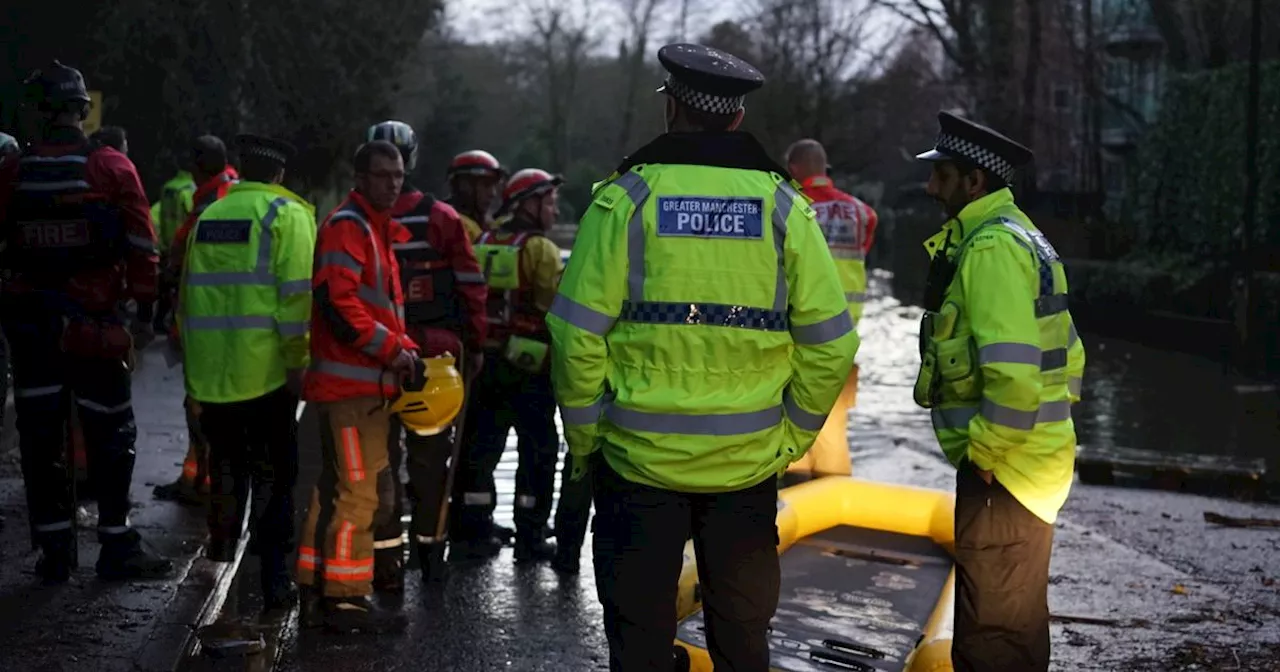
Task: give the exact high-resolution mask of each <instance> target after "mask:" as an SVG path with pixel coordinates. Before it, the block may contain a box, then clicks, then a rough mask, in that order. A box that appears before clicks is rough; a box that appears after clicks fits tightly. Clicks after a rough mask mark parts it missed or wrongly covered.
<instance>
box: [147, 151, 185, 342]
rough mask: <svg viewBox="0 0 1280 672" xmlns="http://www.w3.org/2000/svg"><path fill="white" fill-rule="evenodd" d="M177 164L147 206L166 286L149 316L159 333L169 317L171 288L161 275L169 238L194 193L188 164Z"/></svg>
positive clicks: (176, 227)
mask: <svg viewBox="0 0 1280 672" xmlns="http://www.w3.org/2000/svg"><path fill="white" fill-rule="evenodd" d="M180 165H181V167H180V168H179V169H178V172H177V174H175V175H174V176H173V177H171V178H169V181H168V182H165V183H164V186H162V187H161V188H160V200H158V201H156V202H155V204H154V205H152V206H151V221H153V222H155V226H156V234H157V235H158V236H159V237H160V270H161V278H160V281H161V284H164V285H166V286H163V287H161V292H160V300H159V301H158V302H157V305H156V309H155V315H154V316H153V317H152V326H154V327H155V331H157V332H160V333H164V332H165V323H166V322H168V321H170V320H171V319H172V318H173V306H171V305H169V304H170V302H171V301H170V297H171V296H172V294H173V291H174V289H175V287H174V286H173V283H172V282H168V283H166V280H169V278H167V277H166V275H165V274H164V270H165V269H166V268H168V267H169V250H171V249H172V248H173V237H174V235H175V234H176V233H177V232H178V227H180V226H182V223H183V222H185V221H187V215H189V214H191V208H192V198H193V196H194V194H195V190H196V181H195V177H194V176H193V175H192V174H191V170H189V168H190V167H191V166H190V161H189V160H183V161H182V162H181V164H180Z"/></svg>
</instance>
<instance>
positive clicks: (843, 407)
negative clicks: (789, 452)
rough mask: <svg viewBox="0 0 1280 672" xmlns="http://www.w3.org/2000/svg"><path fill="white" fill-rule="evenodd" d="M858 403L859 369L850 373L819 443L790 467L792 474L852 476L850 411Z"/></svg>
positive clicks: (819, 434) (823, 428)
mask: <svg viewBox="0 0 1280 672" xmlns="http://www.w3.org/2000/svg"><path fill="white" fill-rule="evenodd" d="M857 401H858V367H857V366H856V365H855V366H854V367H853V371H850V372H849V379H848V380H846V381H845V383H844V389H843V390H841V391H840V396H839V397H836V405H835V406H834V407H833V408H832V409H831V413H830V414H828V415H827V421H826V423H825V424H823V425H822V431H821V432H818V440H817V441H814V442H813V447H812V448H810V449H809V452H807V453H805V454H804V457H802V458H800V459H798V460H796V461H795V462H792V463H791V466H789V467H787V471H789V472H800V473H804V474H809V475H812V476H850V475H852V474H853V464H852V463H851V461H850V459H849V409H851V408H853V406H854V404H856V403H857Z"/></svg>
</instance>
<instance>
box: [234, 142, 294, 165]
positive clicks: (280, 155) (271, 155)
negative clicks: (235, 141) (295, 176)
mask: <svg viewBox="0 0 1280 672" xmlns="http://www.w3.org/2000/svg"><path fill="white" fill-rule="evenodd" d="M242 151H243V153H245V154H252V155H255V156H261V157H264V158H268V159H271V160H272V161H275V162H277V163H288V162H289V157H287V156H285V155H284V152H281V151H279V150H276V149H272V148H270V147H263V146H262V145H251V146H249V147H245V148H244V150H242Z"/></svg>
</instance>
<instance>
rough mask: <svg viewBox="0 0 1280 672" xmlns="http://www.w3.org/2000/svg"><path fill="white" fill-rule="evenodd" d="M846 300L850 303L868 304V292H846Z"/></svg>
mask: <svg viewBox="0 0 1280 672" xmlns="http://www.w3.org/2000/svg"><path fill="white" fill-rule="evenodd" d="M844 300H845V301H846V302H848V303H866V302H867V293H866V292H845V293H844Z"/></svg>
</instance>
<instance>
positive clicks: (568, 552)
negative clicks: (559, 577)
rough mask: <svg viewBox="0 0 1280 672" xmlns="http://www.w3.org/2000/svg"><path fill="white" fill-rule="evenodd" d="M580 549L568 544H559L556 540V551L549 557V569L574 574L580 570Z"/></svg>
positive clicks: (569, 574)
mask: <svg viewBox="0 0 1280 672" xmlns="http://www.w3.org/2000/svg"><path fill="white" fill-rule="evenodd" d="M580 556H581V551H580V550H578V549H575V548H573V547H572V546H570V545H567V544H566V545H561V544H560V541H559V540H557V541H556V553H555V556H553V557H552V558H551V569H554V570H555V571H556V572H557V573H559V574H564V575H566V576H575V575H577V574H578V572H579V571H581V564H582V563H581V558H580Z"/></svg>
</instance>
